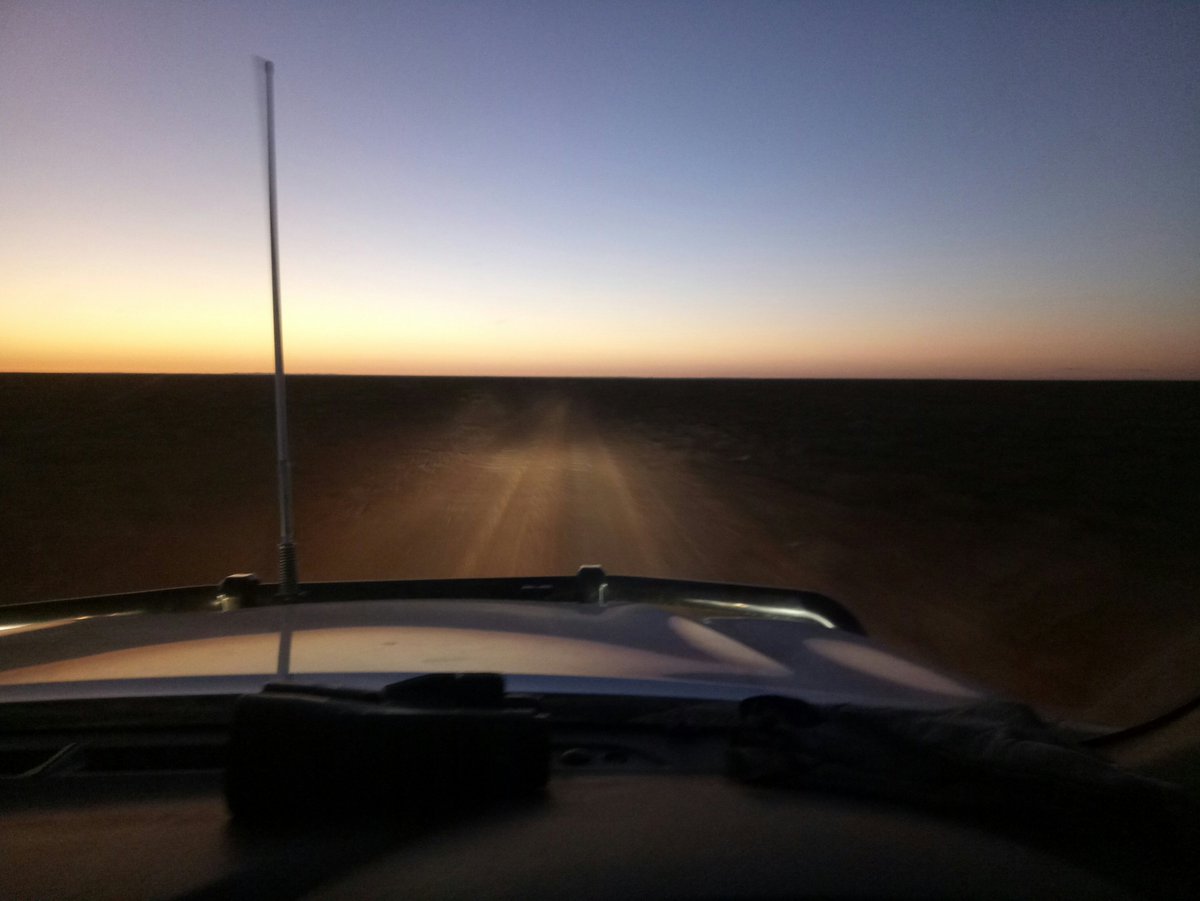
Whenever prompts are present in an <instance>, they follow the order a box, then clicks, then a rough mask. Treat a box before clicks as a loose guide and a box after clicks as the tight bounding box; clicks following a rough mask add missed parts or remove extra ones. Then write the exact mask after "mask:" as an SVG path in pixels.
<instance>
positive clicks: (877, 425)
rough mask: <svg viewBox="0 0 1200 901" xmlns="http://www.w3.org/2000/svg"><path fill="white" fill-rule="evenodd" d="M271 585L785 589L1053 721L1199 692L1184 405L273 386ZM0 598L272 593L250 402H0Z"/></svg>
mask: <svg viewBox="0 0 1200 901" xmlns="http://www.w3.org/2000/svg"><path fill="white" fill-rule="evenodd" d="M288 390H289V400H290V415H291V424H292V436H291V448H292V456H293V460H294V482H295V495H296V531H297V543H298V550H299V561H300V575H301V579H302V580H308V581H319V580H329V579H368V578H369V579H373V578H410V577H411V578H435V577H455V576H476V575H478V576H485V575H549V574H568V573H571V572H573V571H574V570H575V569H576V568H577V567H578V566H579V565H581V564H584V563H599V564H602V565H604V566H605V568H606V569H607V570H608V571H610V572H617V573H626V574H642V575H654V576H675V577H681V578H694V579H713V580H731V581H738V582H747V583H755V584H767V585H779V586H790V587H803V588H811V589H815V590H818V591H822V592H825V593H827V594H830V595H832V596H834V597H836V598H838V599H840V600H841V601H842V602H843V603H845V604H846V605H847V606H849V607H850V608H851V609H852V610H853V611H854V612H855V613H856V614H857V615H858V616H859V618H860V619H861V620H862V621H863V622H864V624H865V625H866V627H867V629H868V631H869V632H870V633H871V634H873V635H874V636H876V637H878V638H879V639H880V640H882V641H884V642H885V643H888V644H891V645H892V646H894V647H896V648H898V649H900V650H902V651H904V652H907V653H909V654H911V655H913V656H915V657H917V658H918V659H922V660H925V661H927V662H930V663H932V664H934V665H937V666H940V667H942V668H944V669H946V670H949V671H951V672H955V673H959V674H962V675H965V676H968V677H970V678H972V679H974V680H976V681H978V682H982V683H984V684H986V685H988V686H991V687H992V688H994V689H996V690H998V691H1000V692H1002V693H1004V694H1007V695H1010V696H1014V697H1018V698H1021V699H1024V700H1027V701H1030V702H1033V703H1035V704H1038V705H1040V706H1041V707H1042V708H1043V709H1045V710H1048V711H1051V712H1053V713H1055V714H1058V715H1069V716H1079V717H1088V718H1092V719H1098V720H1100V721H1109V722H1114V723H1115V722H1132V721H1135V720H1138V719H1143V718H1146V717H1148V716H1149V715H1151V714H1153V713H1157V712H1159V711H1160V710H1162V709H1164V708H1166V707H1168V706H1171V705H1172V704H1175V703H1178V702H1179V701H1181V700H1183V699H1185V698H1187V697H1189V696H1191V695H1193V694H1195V693H1196V692H1197V691H1198V690H1200V606H1198V605H1200V554H1197V553H1196V548H1198V547H1200V512H1198V510H1200V454H1198V453H1197V448H1200V383H1196V382H1083V381H1080V382H953V381H947V382H939V381H852V380H847V381H765V380H745V381H741V380H715V381H714V380H641V379H574V380H573V379H485V378H401V377H395V378H392V377H350V376H293V377H290V378H289V380H288ZM0 423H3V425H2V426H0V436H2V437H0V497H3V501H4V508H5V510H4V515H3V519H2V520H0V561H2V562H3V564H2V566H0V603H15V602H20V601H28V600H37V599H44V598H52V597H70V596H78V595H84V594H100V593H106V592H115V591H129V590H137V589H143V588H152V587H161V586H167V585H184V584H206V583H213V584H215V583H216V582H217V581H218V580H219V579H220V578H221V577H223V576H224V575H226V574H229V573H232V572H247V571H253V572H258V573H260V574H261V575H262V576H263V577H264V578H268V579H273V578H274V577H275V566H276V564H275V544H276V541H277V530H278V525H277V512H276V510H277V508H276V489H275V479H274V476H275V449H274V418H273V412H272V383H271V380H270V379H269V378H268V377H264V376H150V375H26V374H6V375H0Z"/></svg>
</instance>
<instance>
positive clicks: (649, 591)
mask: <svg viewBox="0 0 1200 901" xmlns="http://www.w3.org/2000/svg"><path fill="white" fill-rule="evenodd" d="M403 600H473V601H475V600H496V601H501V600H506V601H548V602H556V601H557V602H565V603H580V604H597V605H600V604H610V603H641V604H669V605H675V606H683V607H693V608H696V609H705V610H709V611H712V612H713V613H715V614H724V615H727V616H766V617H772V618H780V619H793V620H795V619H802V620H807V621H809V622H813V623H816V624H819V625H822V626H825V627H827V628H831V629H841V630H843V631H847V632H854V633H857V634H860V635H862V634H865V630H864V629H863V627H862V624H861V623H860V622H859V621H858V619H857V618H856V617H855V616H854V614H852V613H851V612H850V611H849V610H847V609H846V608H845V607H844V606H842V605H841V604H840V603H838V602H837V601H835V600H834V599H833V598H830V597H827V596H826V595H823V594H819V593H817V592H814V591H803V590H793V589H787V588H772V587H767V586H758V585H738V584H731V583H725V582H702V581H695V580H687V579H658V578H649V577H646V576H621V575H609V574H607V573H605V572H604V570H603V569H601V568H600V567H598V566H584V567H582V568H581V569H580V570H579V572H578V573H576V574H575V575H573V576H539V577H502V578H476V579H401V580H381V581H362V582H309V583H305V584H304V585H303V586H302V587H301V593H300V595H299V596H298V597H281V596H280V595H279V590H278V586H277V585H275V584H272V583H269V582H260V581H259V580H258V578H257V577H256V576H253V575H249V574H239V575H233V576H229V577H228V578H226V579H225V580H223V581H222V582H221V584H220V585H219V586H217V587H216V588H213V587H212V586H189V587H184V588H167V589H162V590H158V591H139V592H130V593H126V594H112V595H103V596H98V597H88V598H68V599H63V600H54V601H37V602H32V603H25V604H13V605H9V606H0V623H32V622H43V621H45V620H52V619H59V618H66V617H73V616H102V615H113V614H120V613H178V612H201V611H222V610H235V609H240V608H245V607H267V606H274V605H278V604H292V603H337V602H346V601H403Z"/></svg>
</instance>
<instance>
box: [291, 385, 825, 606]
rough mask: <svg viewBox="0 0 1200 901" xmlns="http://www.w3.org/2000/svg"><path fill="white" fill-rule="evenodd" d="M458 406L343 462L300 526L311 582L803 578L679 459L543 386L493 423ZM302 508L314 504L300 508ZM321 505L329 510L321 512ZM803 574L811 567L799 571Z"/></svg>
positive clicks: (781, 549) (773, 542)
mask: <svg viewBox="0 0 1200 901" xmlns="http://www.w3.org/2000/svg"><path fill="white" fill-rule="evenodd" d="M485 418H486V414H485V413H484V412H483V411H481V410H480V409H479V405H478V404H470V403H468V404H466V405H465V406H464V407H463V408H462V409H461V410H460V411H459V413H458V415H457V416H455V418H454V419H453V420H451V421H450V422H449V423H448V424H446V425H445V426H444V427H443V430H442V433H441V434H440V435H437V436H433V440H430V436H425V438H424V440H425V443H426V445H427V446H428V449H427V450H426V451H425V452H424V453H423V454H422V453H421V452H420V451H419V450H412V449H411V448H410V449H408V450H407V451H406V452H403V453H397V454H396V456H395V458H394V459H392V460H387V459H375V460H373V461H371V462H370V464H369V465H363V461H362V460H361V459H360V460H358V461H354V460H343V461H342V464H343V465H351V466H353V467H354V469H355V470H356V472H355V473H354V474H353V475H351V474H348V473H347V474H340V475H339V476H335V477H334V479H335V481H339V482H344V483H345V484H346V485H351V484H352V485H353V488H352V489H351V490H349V491H347V492H346V493H345V495H344V496H343V497H341V498H340V499H339V498H337V497H336V496H333V495H332V494H330V493H327V494H326V495H325V497H324V498H323V499H322V501H321V503H320V507H321V508H323V510H324V513H323V515H322V517H321V518H320V519H318V520H317V521H316V522H312V521H310V522H308V523H303V524H302V525H301V527H300V528H301V530H302V531H303V532H304V533H305V535H306V536H307V537H305V539H304V552H305V566H306V568H307V570H308V571H309V572H314V573H319V577H320V578H323V579H336V578H376V577H378V578H384V577H396V576H400V575H406V576H410V577H460V576H485V575H535V574H536V575H550V574H566V573H571V572H574V570H575V569H577V568H578V567H579V566H580V565H582V564H586V563H599V564H602V565H603V566H605V567H606V568H607V569H608V570H609V571H610V572H621V573H636V574H640V575H655V576H677V577H679V576H687V577H690V578H700V579H734V578H737V579H740V580H743V581H750V582H760V583H761V582H770V583H775V584H791V585H795V584H799V583H804V582H805V581H806V579H805V575H806V574H805V571H804V565H803V560H801V559H800V558H799V557H798V556H797V555H796V554H795V553H793V552H790V551H789V549H788V548H787V547H786V546H785V544H781V542H780V541H779V540H778V538H773V537H771V536H768V535H766V534H765V533H764V532H763V530H762V528H761V527H760V526H759V525H758V524H756V523H755V522H754V521H752V520H751V519H749V518H748V517H747V516H745V514H744V513H743V512H742V511H740V510H739V509H738V508H737V507H736V505H734V504H731V503H730V502H729V500H728V499H725V498H722V497H721V495H720V493H719V492H718V491H715V490H713V489H714V486H712V485H711V484H710V483H709V481H708V480H707V479H706V478H705V477H704V476H703V475H701V474H700V473H698V472H696V471H695V470H694V469H693V468H692V467H691V466H689V464H688V462H687V461H686V460H685V459H684V458H683V455H681V454H679V453H678V452H674V451H671V450H668V449H665V448H663V447H662V446H660V445H657V444H655V443H654V442H652V441H649V440H647V439H646V438H644V437H641V436H638V435H635V434H631V433H628V432H622V430H621V429H620V428H616V427H614V428H610V427H608V426H607V425H606V424H605V423H603V422H601V421H599V420H598V419H597V418H596V416H595V414H594V412H593V410H592V409H590V407H589V406H588V405H587V404H586V403H581V402H579V400H578V399H577V398H576V399H573V398H571V397H569V396H567V395H565V394H548V395H546V396H543V397H539V398H537V399H536V400H535V401H534V402H533V403H532V404H531V405H529V406H527V407H523V408H519V409H517V410H515V411H514V415H511V416H510V417H509V418H507V419H506V420H505V421H503V422H502V423H500V424H498V426H497V427H494V428H488V427H486V426H484V425H482V424H481V420H483V419H485ZM314 512H315V511H314ZM331 513H332V515H330V514H331ZM810 575H811V574H810Z"/></svg>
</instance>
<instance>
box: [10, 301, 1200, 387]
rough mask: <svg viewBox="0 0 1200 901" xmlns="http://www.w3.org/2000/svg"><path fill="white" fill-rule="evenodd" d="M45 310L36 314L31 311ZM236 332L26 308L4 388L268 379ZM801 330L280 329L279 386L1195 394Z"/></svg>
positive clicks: (721, 324)
mask: <svg viewBox="0 0 1200 901" xmlns="http://www.w3.org/2000/svg"><path fill="white" fill-rule="evenodd" d="M39 306H40V304H39ZM238 306H240V307H241V308H243V309H255V310H257V312H256V313H255V314H254V316H253V317H251V319H250V321H246V317H240V318H239V324H238V325H237V327H232V326H231V325H230V324H229V322H228V321H227V320H229V319H230V318H232V317H231V316H230V315H229V307H227V306H226V307H221V308H217V309H208V310H206V309H205V308H203V307H200V306H197V305H188V306H187V307H186V308H184V309H180V308H178V307H175V308H168V307H155V306H153V305H148V304H147V305H139V304H136V303H135V304H133V305H132V307H131V305H130V304H129V303H126V304H125V305H124V307H123V308H122V310H123V311H122V310H119V311H118V313H114V312H113V311H111V310H109V309H107V308H106V305H104V304H93V305H89V306H88V307H86V308H82V309H81V308H78V307H77V308H75V309H74V310H73V311H72V313H71V314H70V315H69V316H64V317H62V318H60V319H58V320H56V321H47V318H46V317H45V316H44V314H43V315H37V314H35V313H34V312H33V311H32V310H31V308H29V307H26V308H24V309H23V310H22V312H21V314H19V315H18V316H16V317H13V319H12V321H10V323H9V325H8V328H7V330H6V332H5V334H4V335H3V336H0V370H2V371H9V372H161V373H232V372H244V373H254V372H269V371H270V370H271V368H272V365H273V358H272V349H271V325H270V315H269V310H267V311H266V312H263V311H262V307H263V304H261V302H259V303H258V304H257V305H255V304H254V303H252V302H250V301H249V300H248V299H244V298H243V299H239V303H238ZM813 318H814V321H813V323H812V324H811V326H810V327H807V328H805V327H803V324H802V323H801V322H800V321H799V317H793V319H792V320H791V321H790V322H788V323H786V324H784V323H780V324H778V325H774V326H764V325H760V324H757V323H753V322H744V323H739V322H737V321H736V319H734V318H732V317H727V318H726V319H725V320H724V321H722V320H710V321H701V320H699V319H696V320H692V321H687V322H675V321H672V320H671V319H669V318H668V317H666V316H664V315H658V316H653V317H646V318H644V319H643V320H642V321H641V322H640V323H637V324H635V325H631V326H628V327H622V326H620V325H618V324H617V323H615V322H613V321H610V320H606V319H602V318H600V317H599V316H594V317H592V318H591V321H588V320H587V318H585V317H582V316H581V317H580V324H579V325H578V326H577V327H575V328H573V329H564V328H563V325H562V323H561V322H551V323H539V322H528V321H526V322H524V323H520V322H518V323H508V324H504V323H502V324H496V322H495V321H487V322H482V323H480V322H471V321H469V320H462V321H457V320H456V318H455V317H454V316H452V315H442V314H438V313H436V312H434V313H430V312H428V311H426V312H425V313H423V314H422V313H420V312H419V311H418V312H416V313H413V314H411V315H408V316H404V317H401V316H396V317H395V318H394V320H393V321H387V318H386V317H384V318H383V319H382V320H381V319H376V320H375V321H372V322H362V321H353V320H346V319H343V318H341V317H339V316H338V315H336V314H332V313H330V314H323V313H320V312H317V313H316V314H314V311H313V309H312V308H311V307H303V306H302V307H301V308H300V309H299V310H298V311H297V313H296V314H295V315H293V316H291V318H290V319H289V318H288V317H287V314H286V313H285V323H284V334H285V356H286V363H287V368H288V371H289V372H292V373H295V374H303V373H329V374H347V375H446V376H450V375H466V376H488V375H494V376H598V377H603V376H632V377H637V376H643V377H716V378H721V377H730V378H737V377H751V378H755V377H758V378H840V377H847V378H1185V379H1190V378H1200V342H1198V340H1197V336H1196V333H1195V332H1193V331H1190V330H1188V329H1183V330H1169V329H1166V328H1163V327H1162V326H1161V325H1160V326H1159V327H1158V328H1155V329H1150V328H1147V329H1144V330H1142V331H1141V332H1140V333H1132V332H1131V330H1130V329H1129V328H1128V327H1127V326H1124V325H1122V324H1113V325H1110V326H1106V325H1104V324H1103V323H1092V324H1091V325H1089V326H1086V327H1081V326H1079V325H1078V324H1074V325H1071V326H1070V327H1069V328H1068V326H1067V325H1066V324H1055V323H1053V322H1041V323H1019V324H1016V323H1014V324H1011V325H1009V326H1007V327H1003V326H1001V325H996V324H989V323H980V322H958V323H940V324H938V323H933V324H928V323H925V324H918V323H913V322H907V323H903V324H901V323H896V322H886V321H876V322H874V323H873V324H872V327H871V328H869V329H867V328H862V327H859V326H856V325H855V324H854V323H852V322H849V321H844V322H839V321H837V320H834V319H830V318H829V317H825V319H824V321H820V320H819V318H818V317H813Z"/></svg>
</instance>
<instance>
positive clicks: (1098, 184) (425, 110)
mask: <svg viewBox="0 0 1200 901" xmlns="http://www.w3.org/2000/svg"><path fill="white" fill-rule="evenodd" d="M254 54H261V55H264V56H267V57H270V58H272V59H273V60H274V62H275V65H276V75H277V85H276V87H277V94H276V102H277V118H278V140H279V190H280V215H281V225H280V228H281V250H282V269H283V291H284V303H285V333H286V336H287V339H288V358H289V365H290V366H291V368H292V369H293V370H294V371H336V372H388V373H409V372H412V373H420V372H435V373H468V374H469V373H483V374H487V373H493V374H512V373H529V374H575V375H607V374H624V375H777V376H830V375H833V376H837V375H844V376H896V377H906V376H932V377H988V378H991V377H1079V376H1084V377H1168V378H1169V377H1192V378H1195V377H1200V254H1198V253H1197V248H1198V247H1200V4H1194V3H1177V4H1158V3H1132V4H1120V3H1104V4H1100V3H1080V4H1071V3H1057V4H1056V3H1032V4H1022V3H1003V4H992V3H901V2H895V3H732V2H730V3H682V2H680V3H652V2H639V3H428V4H426V3H402V4H376V3H330V4H317V3H205V4H164V3H120V2H109V3H91V4H61V3H19V2H18V3H9V4H6V5H5V6H4V7H3V8H2V9H0V122H3V123H4V126H3V128H4V132H5V135H4V139H3V141H2V142H0V154H2V155H3V165H0V318H3V319H4V320H6V321H7V322H9V324H10V327H9V328H8V329H6V330H5V331H6V336H4V337H0V369H8V370H26V369H52V370H55V369H84V370H93V369H101V370H103V369H107V370H139V369H140V370H148V371H265V370H267V369H269V368H270V365H271V356H270V307H269V297H270V294H269V269H268V267H267V257H266V220H265V190H264V188H263V184H262V181H263V163H262V137H261V123H260V120H259V108H258V104H257V96H256V92H257V84H256V74H255V72H254V70H253V67H252V63H251V58H252V56H253V55H254Z"/></svg>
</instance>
